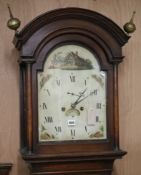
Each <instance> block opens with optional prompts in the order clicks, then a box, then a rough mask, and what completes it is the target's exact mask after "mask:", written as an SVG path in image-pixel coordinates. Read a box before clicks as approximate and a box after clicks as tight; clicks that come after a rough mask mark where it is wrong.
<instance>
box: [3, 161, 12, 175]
mask: <svg viewBox="0 0 141 175" xmlns="http://www.w3.org/2000/svg"><path fill="white" fill-rule="evenodd" d="M11 168H12V164H11V163H1V164H0V175H8V174H9V172H10V170H11Z"/></svg>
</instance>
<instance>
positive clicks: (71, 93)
mask: <svg viewBox="0 0 141 175" xmlns="http://www.w3.org/2000/svg"><path fill="white" fill-rule="evenodd" d="M86 90H87V89H85V90H84V91H83V92H79V95H77V94H75V93H73V92H67V94H70V95H75V96H78V97H80V96H82V95H83V94H84V93H85V91H86Z"/></svg>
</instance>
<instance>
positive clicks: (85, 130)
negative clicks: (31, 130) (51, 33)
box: [38, 45, 107, 142]
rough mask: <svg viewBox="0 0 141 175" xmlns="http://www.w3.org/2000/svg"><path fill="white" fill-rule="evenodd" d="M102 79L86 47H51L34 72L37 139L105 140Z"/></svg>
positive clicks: (95, 62)
mask: <svg viewBox="0 0 141 175" xmlns="http://www.w3.org/2000/svg"><path fill="white" fill-rule="evenodd" d="M106 82H107V74H106V72H105V71H101V70H100V66H99V63H98V61H97V59H96V57H95V55H94V54H93V53H92V52H90V51H89V50H88V49H87V48H84V47H82V46H78V45H64V46H60V47H58V48H56V49H54V50H53V51H52V52H51V53H50V54H49V55H48V57H47V59H46V62H45V64H44V69H43V71H42V72H38V123H39V127H38V133H39V141H40V142H45V141H65V140H96V139H106V138H107V129H106Z"/></svg>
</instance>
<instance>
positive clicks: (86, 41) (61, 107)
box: [14, 8, 129, 175]
mask: <svg viewBox="0 0 141 175" xmlns="http://www.w3.org/2000/svg"><path fill="white" fill-rule="evenodd" d="M128 39H129V36H127V35H126V34H125V33H124V32H123V31H122V30H121V29H120V28H119V27H118V26H117V25H116V24H115V23H114V22H113V21H111V20H110V19H108V18H106V17H104V16H103V15H101V14H99V13H97V12H93V11H89V10H85V9H80V8H64V9H57V10H54V11H51V12H48V13H45V14H43V15H41V16H39V17H37V18H35V19H34V20H33V21H31V22H30V23H29V24H28V25H27V26H25V28H24V29H23V30H22V31H21V32H19V33H16V34H15V38H14V44H15V46H16V48H17V49H18V50H19V51H20V59H19V65H20V94H21V95H20V103H21V154H22V157H23V159H24V160H25V161H26V162H28V163H29V164H30V172H31V174H32V175H37V174H38V175H59V174H60V175H63V174H64V175H67V174H81V175H86V174H95V175H111V172H112V167H113V163H114V160H115V159H117V158H121V157H122V156H123V155H125V154H126V152H125V151H122V150H121V149H120V147H119V114H118V110H119V109H118V65H119V63H120V62H122V60H123V56H122V50H121V48H122V46H123V45H124V44H125V43H126V42H127V41H128Z"/></svg>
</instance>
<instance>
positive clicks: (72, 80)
mask: <svg viewBox="0 0 141 175" xmlns="http://www.w3.org/2000/svg"><path fill="white" fill-rule="evenodd" d="M70 80H71V82H73V83H74V82H75V76H74V75H72V76H70Z"/></svg>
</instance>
